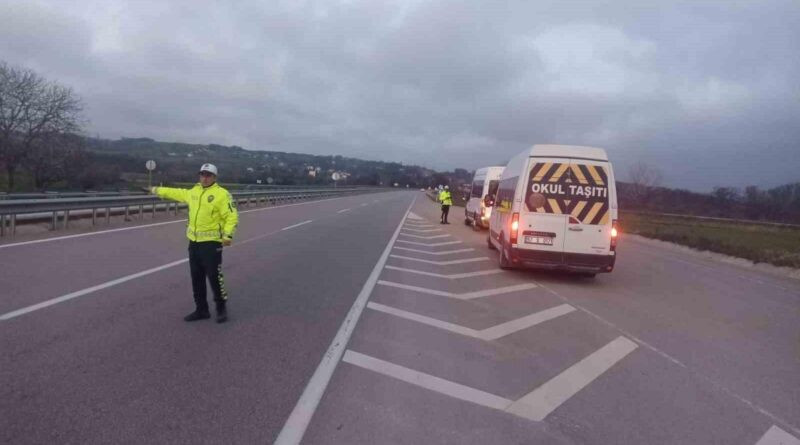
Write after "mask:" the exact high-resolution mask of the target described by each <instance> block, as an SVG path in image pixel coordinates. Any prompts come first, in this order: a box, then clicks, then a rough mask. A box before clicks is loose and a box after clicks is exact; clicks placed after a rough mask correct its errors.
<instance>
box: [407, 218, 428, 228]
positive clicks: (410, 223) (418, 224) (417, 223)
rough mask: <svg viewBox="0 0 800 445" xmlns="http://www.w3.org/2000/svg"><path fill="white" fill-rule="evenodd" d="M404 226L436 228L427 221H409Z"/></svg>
mask: <svg viewBox="0 0 800 445" xmlns="http://www.w3.org/2000/svg"><path fill="white" fill-rule="evenodd" d="M404 225H405V226H411V227H436V226H435V225H433V224H431V223H429V222H427V221H412V220H410V219H407V220H406V222H405V224H404Z"/></svg>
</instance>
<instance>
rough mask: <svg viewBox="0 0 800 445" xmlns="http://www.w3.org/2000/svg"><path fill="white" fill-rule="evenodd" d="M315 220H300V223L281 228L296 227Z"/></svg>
mask: <svg viewBox="0 0 800 445" xmlns="http://www.w3.org/2000/svg"><path fill="white" fill-rule="evenodd" d="M313 221H314V220H313V219H309V220H307V221H303V222H300V223H297V224H292V225H291V226H288V227H284V228H282V229H281V230H289V229H294V228H295V227H300V226H302V225H305V224H308V223H310V222H313Z"/></svg>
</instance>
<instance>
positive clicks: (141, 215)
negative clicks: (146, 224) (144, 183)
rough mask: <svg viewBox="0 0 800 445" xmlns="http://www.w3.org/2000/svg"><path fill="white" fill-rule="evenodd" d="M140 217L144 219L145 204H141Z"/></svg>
mask: <svg viewBox="0 0 800 445" xmlns="http://www.w3.org/2000/svg"><path fill="white" fill-rule="evenodd" d="M139 219H140V220H141V219H144V204H139Z"/></svg>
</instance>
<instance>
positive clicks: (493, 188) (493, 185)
mask: <svg viewBox="0 0 800 445" xmlns="http://www.w3.org/2000/svg"><path fill="white" fill-rule="evenodd" d="M499 185H500V181H498V180H494V181H489V190H488V191H487V192H486V195H487V196H492V195H494V196H497V187H498V186H499Z"/></svg>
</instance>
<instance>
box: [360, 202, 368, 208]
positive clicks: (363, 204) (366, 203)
mask: <svg viewBox="0 0 800 445" xmlns="http://www.w3.org/2000/svg"><path fill="white" fill-rule="evenodd" d="M368 205H369V203H368V202H362V203H361V207H366V206H368Z"/></svg>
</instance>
